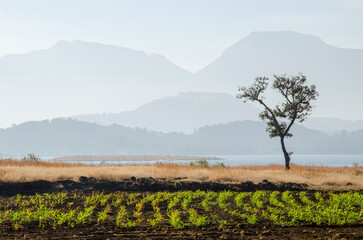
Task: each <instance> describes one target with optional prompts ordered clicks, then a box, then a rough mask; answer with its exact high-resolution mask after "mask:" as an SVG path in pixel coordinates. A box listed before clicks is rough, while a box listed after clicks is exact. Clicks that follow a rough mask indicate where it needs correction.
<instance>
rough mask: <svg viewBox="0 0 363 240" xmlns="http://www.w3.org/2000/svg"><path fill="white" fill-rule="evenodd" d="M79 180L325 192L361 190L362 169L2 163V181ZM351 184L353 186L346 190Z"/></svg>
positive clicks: (0, 177)
mask: <svg viewBox="0 0 363 240" xmlns="http://www.w3.org/2000/svg"><path fill="white" fill-rule="evenodd" d="M80 176H87V177H95V178H98V179H109V180H122V179H124V178H130V177H131V176H135V177H154V178H175V177H187V178H188V180H194V181H200V180H210V181H224V182H241V181H253V182H260V181H262V180H264V179H267V180H268V181H271V182H295V183H306V184H308V185H309V186H311V187H316V188H322V189H352V188H353V189H362V188H363V167H315V166H298V165H292V166H291V170H290V171H286V170H285V169H284V166H283V165H266V166H239V167H228V168H215V167H212V168H203V167H198V166H186V165H177V164H154V165H108V166H102V165H93V166H89V165H83V164H67V163H46V162H27V161H16V160H0V181H7V182H19V181H33V180H49V181H54V180H65V179H71V180H78V178H79V177H80ZM347 183H352V184H353V185H351V186H346V184H347Z"/></svg>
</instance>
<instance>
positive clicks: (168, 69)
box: [0, 32, 363, 127]
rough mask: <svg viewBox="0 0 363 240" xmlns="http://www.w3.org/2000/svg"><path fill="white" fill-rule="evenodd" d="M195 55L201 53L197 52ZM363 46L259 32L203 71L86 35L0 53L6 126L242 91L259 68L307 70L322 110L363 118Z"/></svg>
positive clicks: (0, 98) (326, 113) (0, 93)
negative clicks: (86, 39)
mask: <svg viewBox="0 0 363 240" xmlns="http://www.w3.org/2000/svg"><path fill="white" fill-rule="evenodd" d="M191 57H193V56H191ZM362 62H363V50H358V49H342V48H337V47H333V46H329V45H327V44H325V43H324V42H323V41H322V40H320V39H319V38H317V37H314V36H309V35H304V34H300V33H296V32H254V33H252V34H250V35H249V36H247V37H245V38H243V39H241V40H240V41H238V42H237V43H236V44H234V45H233V46H231V47H229V48H227V49H226V50H225V51H224V53H223V54H222V55H221V56H220V57H219V58H218V59H216V60H215V61H214V62H212V63H211V64H209V65H207V66H206V67H205V68H203V69H201V70H200V71H199V72H197V73H196V74H193V73H190V72H188V71H185V70H183V69H181V68H180V67H178V66H176V65H174V64H173V63H171V62H170V61H168V60H167V59H166V58H165V57H163V56H160V55H156V54H150V55H149V54H145V53H144V52H142V51H136V50H131V49H127V48H123V47H116V46H108V45H103V44H98V43H89V42H82V41H74V42H66V41H60V42H59V43H57V44H56V45H55V46H53V47H52V48H50V49H45V50H39V51H34V52H31V53H27V54H16V55H14V54H13V55H8V56H5V57H2V58H0V80H1V83H2V86H1V88H0V104H1V105H0V107H1V110H2V113H3V114H4V115H6V116H7V117H6V118H2V119H0V126H3V127H4V126H10V125H11V124H12V123H20V122H22V121H24V119H25V120H32V119H34V120H36V119H39V120H41V119H47V118H53V117H56V116H74V115H79V114H93V113H100V112H106V113H120V112H123V111H126V110H134V109H136V108H137V107H138V106H141V105H143V104H145V103H148V102H150V101H152V100H155V99H158V98H161V97H167V96H175V95H177V94H178V93H180V92H187V91H198V92H219V93H223V92H224V93H229V94H231V95H235V94H236V93H237V86H240V85H249V84H250V83H251V82H252V81H253V80H254V78H255V77H256V76H261V75H266V76H271V75H272V74H274V73H276V74H283V73H287V74H296V73H298V72H302V73H304V74H305V75H307V77H308V83H309V84H315V85H317V88H318V91H319V93H320V96H319V98H318V100H317V101H316V106H317V107H316V109H314V116H319V117H329V118H330V117H334V118H341V119H347V120H363V111H360V110H359V109H360V108H361V106H360V105H361V103H362V102H363V95H362V94H361V90H362V89H363V80H362V76H363V68H362V67H361V63H362Z"/></svg>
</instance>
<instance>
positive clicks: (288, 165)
mask: <svg viewBox="0 0 363 240" xmlns="http://www.w3.org/2000/svg"><path fill="white" fill-rule="evenodd" d="M280 140H281V147H282V152H283V153H284V157H285V169H286V170H290V155H289V153H288V152H287V151H286V147H285V142H284V140H285V138H284V136H282V137H280Z"/></svg>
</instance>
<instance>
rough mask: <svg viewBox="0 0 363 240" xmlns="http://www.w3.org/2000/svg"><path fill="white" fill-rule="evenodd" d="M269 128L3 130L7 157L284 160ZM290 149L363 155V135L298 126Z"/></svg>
mask: <svg viewBox="0 0 363 240" xmlns="http://www.w3.org/2000/svg"><path fill="white" fill-rule="evenodd" d="M265 128H266V123H264V122H254V121H241V122H230V123H227V124H219V125H213V126H206V127H203V128H200V129H199V130H198V131H196V132H195V133H194V134H191V135H187V134H183V133H168V134H164V133H160V132H155V131H149V130H147V129H138V128H136V129H132V128H127V127H123V126H118V125H111V126H100V125H97V124H94V123H86V122H80V121H76V120H70V119H54V120H52V121H48V120H45V121H39V122H26V123H23V124H20V125H15V126H13V127H11V128H8V129H0V154H2V155H3V156H25V155H26V154H28V153H34V154H36V155H38V156H67V155H241V154H280V152H281V149H280V144H279V142H278V140H277V139H270V138H269V137H268V134H267V133H266V131H265ZM292 133H293V134H294V137H293V138H289V139H287V141H286V142H287V146H288V149H291V151H293V152H294V153H296V154H363V148H362V146H363V130H360V131H354V132H341V133H338V134H335V135H328V134H325V133H323V132H320V131H316V130H311V129H307V128H304V127H302V126H299V125H297V126H294V128H293V129H292Z"/></svg>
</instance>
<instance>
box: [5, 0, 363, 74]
mask: <svg viewBox="0 0 363 240" xmlns="http://www.w3.org/2000/svg"><path fill="white" fill-rule="evenodd" d="M362 26H363V1H362V0H275V1H271V0H264V1H262V0H251V1H244V0H182V1H176V0H152V1H151V0H52V1H49V0H32V1H29V0H7V1H6V0H0V57H1V56H5V55H7V54H11V53H26V52H30V51H33V50H37V49H45V48H49V47H51V46H53V45H54V44H55V43H56V42H58V41H59V40H67V41H73V40H83V41H91V42H99V43H104V44H112V45H117V46H122V47H127V48H132V49H137V50H143V51H145V52H146V53H158V54H161V55H164V56H165V57H167V58H168V59H169V60H171V61H172V62H173V63H175V64H177V65H178V66H180V67H182V68H184V69H186V70H189V71H192V72H196V71H198V70H200V69H201V68H202V67H204V66H206V65H208V64H209V63H211V62H212V61H213V60H215V59H216V58H217V57H218V56H220V54H221V53H222V52H223V50H224V49H225V48H227V47H228V46H230V45H232V44H233V43H235V42H237V41H238V40H240V39H241V38H243V37H245V36H247V35H249V34H250V33H251V32H253V31H281V30H292V31H296V32H300V33H305V34H310V35H315V36H318V37H320V38H321V39H322V40H323V41H325V42H326V43H328V44H331V45H334V46H337V47H343V48H357V49H363V27H362Z"/></svg>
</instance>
